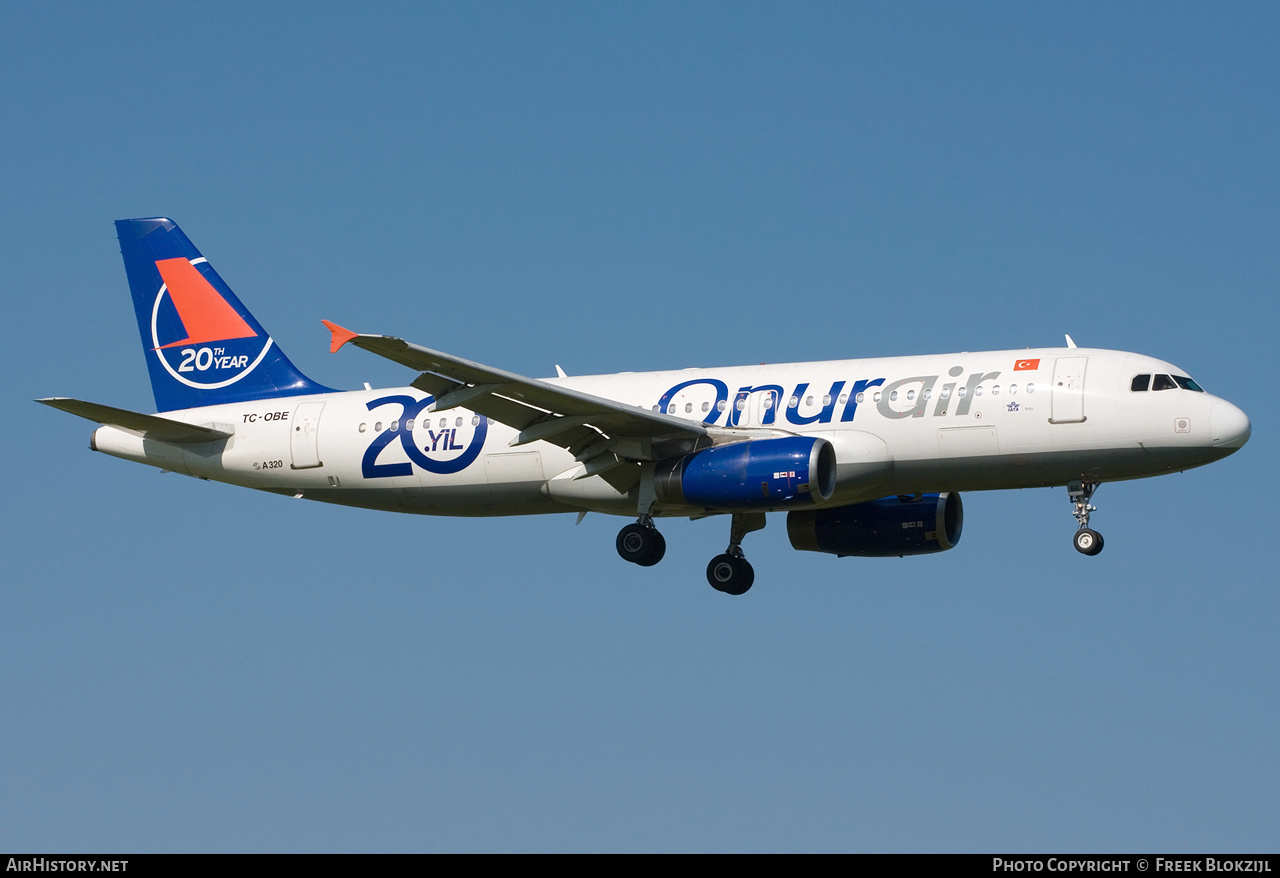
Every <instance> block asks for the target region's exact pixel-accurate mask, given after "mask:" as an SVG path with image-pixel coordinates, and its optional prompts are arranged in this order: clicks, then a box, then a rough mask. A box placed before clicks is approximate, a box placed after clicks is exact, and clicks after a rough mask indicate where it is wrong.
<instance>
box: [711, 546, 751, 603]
mask: <svg viewBox="0 0 1280 878" xmlns="http://www.w3.org/2000/svg"><path fill="white" fill-rule="evenodd" d="M755 581H756V572H755V570H753V569H752V568H751V565H750V564H748V563H747V559H746V558H741V557H738V556H735V555H716V556H715V557H714V558H712V559H711V563H710V564H708V565H707V582H709V583H711V587H712V588H714V589H715V590H716V591H722V592H724V593H725V594H732V595H739V594H746V593H747V589H749V588H751V583H753V582H755Z"/></svg>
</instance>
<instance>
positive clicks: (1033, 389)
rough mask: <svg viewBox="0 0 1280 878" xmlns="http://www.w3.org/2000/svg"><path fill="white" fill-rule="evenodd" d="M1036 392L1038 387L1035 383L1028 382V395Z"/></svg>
mask: <svg viewBox="0 0 1280 878" xmlns="http://www.w3.org/2000/svg"><path fill="white" fill-rule="evenodd" d="M1035 392H1036V385H1035V383H1034V382H1031V381H1028V382H1027V393H1035Z"/></svg>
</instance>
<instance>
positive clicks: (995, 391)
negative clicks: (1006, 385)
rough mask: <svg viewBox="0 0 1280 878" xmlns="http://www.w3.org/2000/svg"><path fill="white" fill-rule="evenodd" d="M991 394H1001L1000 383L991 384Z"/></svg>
mask: <svg viewBox="0 0 1280 878" xmlns="http://www.w3.org/2000/svg"><path fill="white" fill-rule="evenodd" d="M991 395H992V396H999V395H1000V385H999V384H992V385H991Z"/></svg>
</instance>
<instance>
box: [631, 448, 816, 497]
mask: <svg viewBox="0 0 1280 878" xmlns="http://www.w3.org/2000/svg"><path fill="white" fill-rule="evenodd" d="M835 487H836V453H835V449H834V448H832V447H831V443H830V442H828V441H827V440H825V439H818V438H814V437H805V436H786V437H782V438H779V439H754V440H751V441H748V442H735V443H734V444H732V445H718V446H715V447H714V448H708V449H706V450H705V451H699V452H696V453H694V454H687V455H685V456H684V457H679V458H675V459H673V460H668V461H663V462H662V463H660V464H658V468H657V471H656V472H655V473H654V488H655V489H656V492H657V495H658V502H660V503H671V504H676V505H680V506H702V507H704V508H707V509H761V508H763V509H771V508H772V509H776V508H778V507H780V506H808V505H810V504H813V503H821V502H823V501H824V500H827V499H829V498H830V497H831V492H832V491H834V490H835Z"/></svg>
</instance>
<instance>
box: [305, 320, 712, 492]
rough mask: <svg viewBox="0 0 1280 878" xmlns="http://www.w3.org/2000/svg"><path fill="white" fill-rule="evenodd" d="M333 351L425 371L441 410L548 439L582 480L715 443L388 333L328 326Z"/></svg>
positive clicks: (690, 425) (525, 438)
mask: <svg viewBox="0 0 1280 878" xmlns="http://www.w3.org/2000/svg"><path fill="white" fill-rule="evenodd" d="M323 323H324V325H325V326H326V327H328V328H329V331H330V332H331V333H333V341H332V344H331V345H330V348H329V349H330V351H334V352H336V351H337V350H338V349H339V348H341V347H342V346H343V345H344V344H346V343H347V342H350V343H351V344H354V345H355V346H356V347H359V348H364V349H365V350H367V351H370V352H372V353H375V354H377V355H379V356H381V357H386V358H387V359H389V360H394V361H395V362H397V363H400V364H401V365H403V366H408V367H409V368H411V369H417V370H418V371H419V372H421V373H422V374H420V375H419V376H418V377H417V378H416V379H415V380H414V381H413V385H412V386H414V387H416V388H418V389H419V390H421V391H423V392H425V393H430V394H431V395H432V396H434V397H435V398H436V404H435V408H436V410H437V411H441V410H444V409H449V408H453V407H454V406H466V407H467V408H468V409H470V410H471V411H474V412H477V413H479V414H482V415H484V416H486V417H488V418H492V419H493V420H495V421H498V422H499V423H503V424H506V425H507V426H509V427H512V428H514V429H516V430H519V431H520V433H519V435H518V436H516V438H515V439H513V440H512V442H511V444H512V445H524V444H525V443H527V442H534V441H539V440H541V441H545V442H551V443H553V444H555V445H559V446H561V447H562V448H566V449H568V450H569V452H570V453H571V454H573V455H574V457H575V458H576V459H577V460H578V461H579V462H581V463H583V464H584V466H585V468H586V469H585V471H584V472H583V473H581V474H580V475H582V476H587V475H593V474H595V473H597V472H600V473H602V472H604V471H605V470H607V469H612V468H613V467H615V466H617V465H618V464H620V463H624V462H627V461H642V460H654V459H657V458H660V457H666V456H669V455H671V454H679V453H682V452H688V451H693V450H694V449H695V448H700V447H704V446H706V445H710V444H711V441H710V438H709V437H708V434H707V429H706V427H705V426H704V425H703V424H702V423H700V422H698V421H689V420H685V419H683V418H677V417H674V416H672V415H668V414H665V413H663V412H655V411H651V410H649V409H646V408H641V407H639V406H633V405H627V404H626V403H622V402H618V401H616V400H612V399H605V398H603V397H599V396H593V395H592V394H589V393H582V392H580V391H577V390H570V389H569V388H565V387H559V386H557V385H554V384H549V383H547V382H546V381H540V380H539V379H537V378H526V377H524V376H523V375H517V374H515V373H514V372H507V371H506V370H503V369H497V368H494V367H493V366H485V365H482V364H480V363H475V362H472V361H471V360H464V359H462V358H461V357H455V356H452V355H450V354H445V353H441V352H440V351H433V350H431V349H430V348H424V347H420V346H418V345H415V344H410V343H409V342H407V341H405V340H404V339H400V338H394V337H392V336H387V335H361V334H359V333H355V332H352V331H351V330H348V329H343V328H342V327H341V326H338V325H337V324H335V323H330V322H329V321H327V320H325V321H323Z"/></svg>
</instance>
